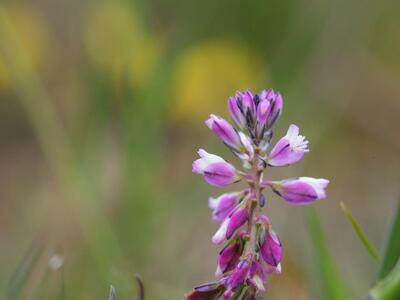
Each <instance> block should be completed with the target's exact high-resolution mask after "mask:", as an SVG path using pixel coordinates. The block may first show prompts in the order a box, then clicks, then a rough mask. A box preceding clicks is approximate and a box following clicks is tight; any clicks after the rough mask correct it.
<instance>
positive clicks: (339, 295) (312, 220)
mask: <svg viewBox="0 0 400 300" xmlns="http://www.w3.org/2000/svg"><path fill="white" fill-rule="evenodd" d="M306 220H307V225H308V231H309V234H310V237H311V241H312V248H313V250H314V253H313V256H314V261H315V264H316V267H317V269H318V270H317V271H318V275H319V276H318V277H319V278H320V285H321V286H322V289H323V292H324V299H327V300H346V299H350V298H351V297H349V296H348V290H347V287H346V285H345V283H344V281H343V280H342V278H341V276H340V275H339V272H338V270H337V269H336V266H335V263H334V261H333V258H332V256H331V253H330V251H329V247H328V245H327V241H326V240H325V236H324V233H323V231H322V228H321V224H320V221H319V218H318V215H317V213H316V211H315V208H314V207H308V208H307V209H306Z"/></svg>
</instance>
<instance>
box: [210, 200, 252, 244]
mask: <svg viewBox="0 0 400 300" xmlns="http://www.w3.org/2000/svg"><path fill="white" fill-rule="evenodd" d="M248 215H249V213H248V209H247V208H245V207H240V206H239V207H238V208H237V209H236V210H234V211H233V212H232V213H231V214H230V215H229V216H228V217H227V218H225V220H224V221H223V222H222V224H221V226H220V227H219V229H218V231H217V232H216V233H215V234H214V236H213V238H212V241H213V242H214V243H215V244H217V245H219V244H221V243H222V242H223V241H224V240H225V239H227V240H229V239H230V238H231V237H232V236H233V234H234V232H235V231H236V230H237V229H238V228H239V227H240V226H242V225H243V224H244V223H245V222H246V221H247V218H248Z"/></svg>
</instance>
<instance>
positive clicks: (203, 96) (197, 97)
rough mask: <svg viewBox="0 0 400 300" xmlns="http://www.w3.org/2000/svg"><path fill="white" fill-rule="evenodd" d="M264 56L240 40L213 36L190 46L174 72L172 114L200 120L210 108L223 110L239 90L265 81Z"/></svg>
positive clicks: (182, 117)
mask: <svg viewBox="0 0 400 300" xmlns="http://www.w3.org/2000/svg"><path fill="white" fill-rule="evenodd" d="M265 79H266V71H265V64H264V63H263V61H262V58H261V56H260V55H259V54H258V53H257V52H256V51H255V50H254V49H252V48H251V47H250V46H249V45H247V44H246V43H244V42H243V41H239V40H234V39H231V40H209V41H206V42H202V43H200V44H198V45H196V46H194V47H193V48H191V49H189V50H188V51H187V52H186V53H184V54H183V55H182V57H181V58H180V59H179V61H178V62H177V64H176V67H175V69H174V73H173V86H172V89H173V90H172V95H173V101H175V103H174V104H173V105H171V107H173V110H172V111H171V113H172V117H173V118H174V119H175V120H180V119H184V120H186V121H193V122H194V123H196V124H197V123H198V122H199V120H204V119H205V118H206V116H207V115H208V114H210V112H213V113H223V112H224V111H225V107H226V101H227V99H228V97H229V96H230V95H233V94H234V93H235V91H236V90H244V89H247V88H252V89H255V90H257V88H259V87H260V84H261V83H265Z"/></svg>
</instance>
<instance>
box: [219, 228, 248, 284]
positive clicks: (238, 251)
mask: <svg viewBox="0 0 400 300" xmlns="http://www.w3.org/2000/svg"><path fill="white" fill-rule="evenodd" d="M245 234H246V232H245V231H241V232H239V233H238V234H237V237H236V238H235V239H234V240H232V241H231V242H229V243H228V244H227V245H226V246H225V247H224V248H223V249H222V250H221V251H220V252H219V255H218V258H217V271H216V272H215V276H216V277H217V278H221V277H222V274H224V273H225V272H228V271H230V270H232V269H233V268H234V267H235V266H236V265H237V263H238V262H239V259H240V256H241V255H242V251H243V236H244V235H245Z"/></svg>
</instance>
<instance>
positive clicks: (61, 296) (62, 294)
mask: <svg viewBox="0 0 400 300" xmlns="http://www.w3.org/2000/svg"><path fill="white" fill-rule="evenodd" d="M58 299H60V300H65V299H66V297H65V279H64V268H63V267H61V268H60V291H59V293H58Z"/></svg>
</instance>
